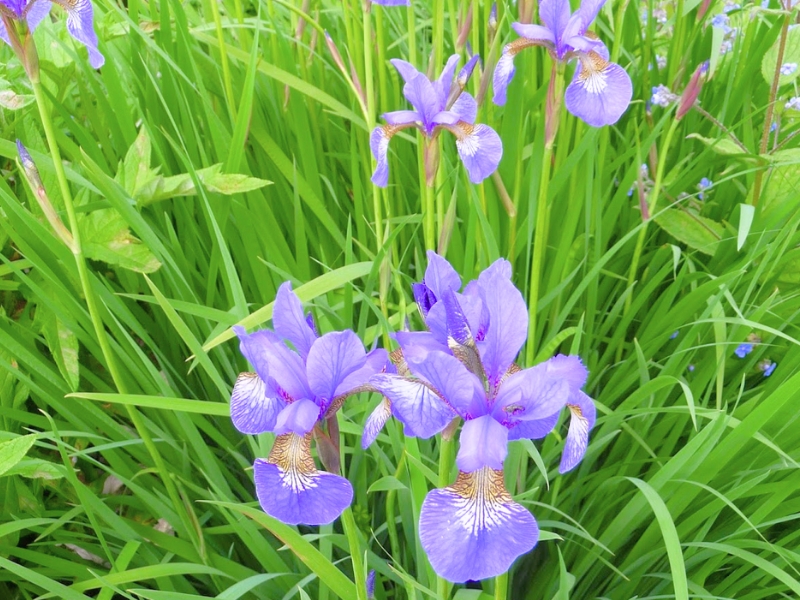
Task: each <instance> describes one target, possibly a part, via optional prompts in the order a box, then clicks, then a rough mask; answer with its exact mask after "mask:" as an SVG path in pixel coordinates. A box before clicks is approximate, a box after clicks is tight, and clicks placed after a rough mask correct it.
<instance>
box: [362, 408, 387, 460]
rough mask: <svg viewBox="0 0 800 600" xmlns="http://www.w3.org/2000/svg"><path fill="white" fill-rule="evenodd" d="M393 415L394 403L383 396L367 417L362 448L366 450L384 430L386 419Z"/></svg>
mask: <svg viewBox="0 0 800 600" xmlns="http://www.w3.org/2000/svg"><path fill="white" fill-rule="evenodd" d="M391 416H392V403H391V402H390V401H389V399H388V398H383V399H382V400H381V402H380V404H378V406H376V407H375V410H373V411H372V413H370V415H369V417H367V422H366V423H365V424H364V433H363V435H362V436H361V449H362V450H366V449H367V448H369V447H370V446H371V445H372V442H374V441H375V440H376V439H377V437H378V434H379V433H380V432H381V431H383V428H384V426H385V425H386V421H388V420H389V417H391Z"/></svg>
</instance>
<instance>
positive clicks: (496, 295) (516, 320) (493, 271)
mask: <svg viewBox="0 0 800 600" xmlns="http://www.w3.org/2000/svg"><path fill="white" fill-rule="evenodd" d="M510 267H511V265H510V264H509V263H508V261H505V260H504V259H500V261H497V262H496V263H495V264H493V265H492V266H491V267H489V268H488V269H486V270H485V271H484V272H483V273H481V274H480V276H479V277H478V285H479V289H480V294H481V298H482V299H483V303H484V306H486V308H487V310H488V312H489V328H488V330H487V332H486V337H485V339H484V347H483V352H482V358H483V366H484V369H485V370H486V376H487V377H488V378H489V383H490V385H491V386H496V385H497V384H498V382H499V381H500V378H502V377H503V376H504V375H505V374H506V371H507V370H508V368H509V367H510V366H511V363H512V362H513V360H514V358H515V357H516V356H517V354H518V353H519V350H520V348H522V344H524V343H525V339H526V337H527V323H528V309H527V307H526V305H525V300H524V299H523V298H522V294H520V292H519V290H518V289H517V288H516V287H515V286H514V284H513V283H511V278H510V276H511V272H510V271H511V269H510Z"/></svg>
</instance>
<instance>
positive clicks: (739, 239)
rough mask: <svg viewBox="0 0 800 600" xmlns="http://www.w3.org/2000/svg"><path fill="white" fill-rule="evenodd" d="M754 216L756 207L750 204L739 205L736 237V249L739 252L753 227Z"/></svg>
mask: <svg viewBox="0 0 800 600" xmlns="http://www.w3.org/2000/svg"><path fill="white" fill-rule="evenodd" d="M755 214H756V207H755V206H753V205H752V204H740V205H739V232H738V234H737V236H736V249H737V250H741V249H742V247H743V246H744V243H745V241H746V240H747V234H749V233H750V227H751V226H752V225H753V217H754V216H755Z"/></svg>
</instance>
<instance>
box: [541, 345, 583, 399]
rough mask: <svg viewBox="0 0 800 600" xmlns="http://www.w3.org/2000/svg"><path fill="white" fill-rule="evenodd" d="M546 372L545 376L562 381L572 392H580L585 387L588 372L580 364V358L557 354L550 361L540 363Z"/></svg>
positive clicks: (581, 363)
mask: <svg viewBox="0 0 800 600" xmlns="http://www.w3.org/2000/svg"><path fill="white" fill-rule="evenodd" d="M542 366H544V367H545V369H546V370H547V374H548V375H549V376H551V377H554V378H556V379H564V380H565V381H566V382H567V383H568V384H569V387H570V390H571V391H572V392H575V391H577V390H580V389H581V388H582V387H583V386H584V385H586V380H587V379H588V377H589V370H588V369H587V368H586V367H585V366H584V364H583V362H581V357H580V356H575V355H573V354H571V355H569V356H567V355H566V354H557V355H556V356H554V357H553V358H551V359H548V360H546V361H545V362H544V363H542Z"/></svg>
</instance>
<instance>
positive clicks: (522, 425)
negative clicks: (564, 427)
mask: <svg viewBox="0 0 800 600" xmlns="http://www.w3.org/2000/svg"><path fill="white" fill-rule="evenodd" d="M560 415H561V413H560V412H554V413H553V414H552V415H550V416H549V417H545V418H544V419H534V420H533V421H520V422H519V423H517V424H516V425H513V426H512V427H511V429H509V430H508V441H509V442H510V441H512V440H521V439H531V440H540V439H542V438H543V437H545V436H547V434H549V433H550V432H551V431H553V429H555V427H556V423H558V417H559V416H560Z"/></svg>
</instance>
